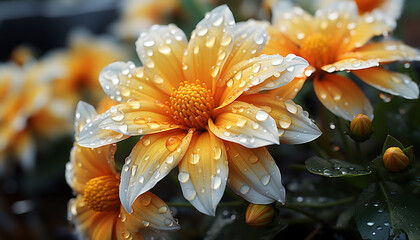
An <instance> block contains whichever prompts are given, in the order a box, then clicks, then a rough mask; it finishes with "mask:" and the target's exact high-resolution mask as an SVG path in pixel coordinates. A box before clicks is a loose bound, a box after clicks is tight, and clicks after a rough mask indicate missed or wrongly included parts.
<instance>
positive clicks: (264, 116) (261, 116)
mask: <svg viewBox="0 0 420 240" xmlns="http://www.w3.org/2000/svg"><path fill="white" fill-rule="evenodd" d="M255 117H256V119H257V120H258V121H265V120H267V118H268V113H267V112H265V111H261V110H260V111H258V112H257V114H256V116H255Z"/></svg>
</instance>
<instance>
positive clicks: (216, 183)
mask: <svg viewBox="0 0 420 240" xmlns="http://www.w3.org/2000/svg"><path fill="white" fill-rule="evenodd" d="M221 184H222V179H221V178H220V177H219V176H217V175H212V176H211V188H213V189H214V190H217V189H219V187H220V185H221Z"/></svg>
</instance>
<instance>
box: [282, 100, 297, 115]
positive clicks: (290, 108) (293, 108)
mask: <svg viewBox="0 0 420 240" xmlns="http://www.w3.org/2000/svg"><path fill="white" fill-rule="evenodd" d="M284 105H285V106H286V109H287V111H289V112H290V113H293V114H295V113H296V112H297V107H296V105H295V104H294V103H293V102H292V101H290V100H287V101H286V102H284Z"/></svg>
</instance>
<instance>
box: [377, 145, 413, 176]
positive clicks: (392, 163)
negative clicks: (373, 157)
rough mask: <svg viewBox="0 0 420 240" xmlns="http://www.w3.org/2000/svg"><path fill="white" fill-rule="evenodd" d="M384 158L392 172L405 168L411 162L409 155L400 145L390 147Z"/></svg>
mask: <svg viewBox="0 0 420 240" xmlns="http://www.w3.org/2000/svg"><path fill="white" fill-rule="evenodd" d="M382 159H383V160H384V165H385V167H386V168H387V169H388V170H389V171H391V172H399V171H401V170H404V169H405V168H406V167H407V166H408V164H409V162H410V160H409V159H408V157H407V155H405V154H404V152H403V151H402V150H401V149H400V148H399V147H390V148H388V149H387V150H386V151H385V153H384V156H383V157H382Z"/></svg>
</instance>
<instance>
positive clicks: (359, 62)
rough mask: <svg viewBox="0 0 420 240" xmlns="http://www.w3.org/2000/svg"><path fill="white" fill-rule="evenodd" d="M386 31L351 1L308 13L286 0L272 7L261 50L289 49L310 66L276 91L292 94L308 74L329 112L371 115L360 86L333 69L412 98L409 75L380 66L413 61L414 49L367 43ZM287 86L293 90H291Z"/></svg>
mask: <svg viewBox="0 0 420 240" xmlns="http://www.w3.org/2000/svg"><path fill="white" fill-rule="evenodd" d="M389 30H390V27H389V26H387V25H386V24H384V23H383V22H382V21H381V20H380V19H378V18H375V17H374V16H372V15H369V16H365V17H363V16H359V15H358V14H357V8H356V5H355V3H353V2H337V3H333V4H331V5H328V6H327V7H325V8H321V9H319V10H318V11H317V12H316V13H315V16H312V15H310V14H308V13H307V12H305V11H304V10H302V9H301V8H299V7H294V6H293V5H292V4H290V3H289V2H282V3H279V4H277V5H276V6H275V7H274V9H273V27H271V28H270V29H269V31H268V32H269V36H270V40H269V42H268V44H267V46H266V48H265V49H264V50H263V53H265V54H274V53H279V54H284V53H294V54H296V55H298V56H301V57H303V58H305V59H306V60H308V62H309V64H310V67H308V68H307V69H306V70H305V74H304V75H303V76H301V77H300V78H296V79H295V80H294V81H293V82H292V84H288V85H287V86H286V87H285V88H284V89H279V91H282V92H284V91H288V92H294V93H296V92H297V91H298V90H299V89H300V88H301V87H302V85H303V83H304V82H305V79H306V78H307V77H309V76H311V77H312V78H313V80H314V82H313V84H314V89H315V92H316V94H317V96H318V99H319V100H320V101H321V102H322V104H323V105H324V106H325V107H326V108H328V109H329V110H330V111H331V112H333V113H334V114H335V115H337V116H340V117H342V118H344V119H346V120H349V121H351V120H352V119H353V118H354V117H356V115H357V114H359V113H362V114H365V115H367V116H368V117H369V118H370V119H372V118H373V109H372V106H371V105H370V103H369V100H368V99H367V98H366V97H365V95H364V94H363V92H362V91H361V90H360V88H359V87H358V86H357V85H356V84H355V83H354V82H353V81H351V80H350V79H349V78H347V77H345V76H343V75H338V74H334V72H337V71H351V72H352V73H354V74H355V75H356V76H357V77H359V78H360V79H361V80H362V81H364V82H366V83H367V84H369V85H371V86H373V87H375V88H378V89H379V90H381V91H384V92H387V93H390V94H393V95H397V96H401V97H404V98H407V99H416V98H418V95H419V88H418V85H417V84H416V83H415V82H413V81H412V80H411V79H410V77H409V76H407V75H405V74H401V73H396V72H392V71H390V70H387V69H385V68H384V67H383V65H384V64H387V63H390V62H395V61H415V60H416V61H417V60H420V54H419V52H418V51H417V50H416V49H413V48H411V47H409V46H407V45H405V44H403V43H402V42H400V41H396V40H392V39H386V40H383V41H380V42H368V41H369V40H370V39H371V38H373V37H375V36H380V35H382V34H383V33H384V32H387V31H389ZM292 90H293V91H292Z"/></svg>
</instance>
